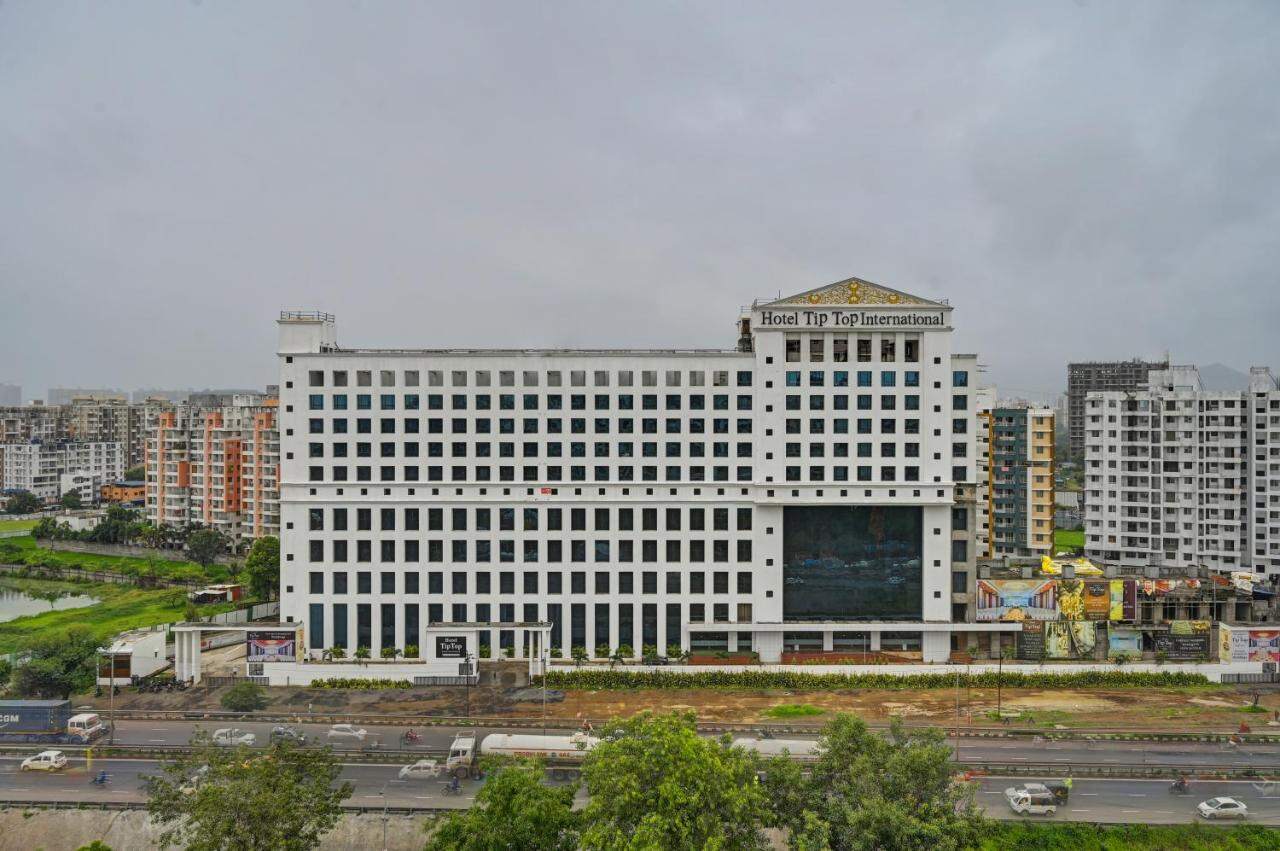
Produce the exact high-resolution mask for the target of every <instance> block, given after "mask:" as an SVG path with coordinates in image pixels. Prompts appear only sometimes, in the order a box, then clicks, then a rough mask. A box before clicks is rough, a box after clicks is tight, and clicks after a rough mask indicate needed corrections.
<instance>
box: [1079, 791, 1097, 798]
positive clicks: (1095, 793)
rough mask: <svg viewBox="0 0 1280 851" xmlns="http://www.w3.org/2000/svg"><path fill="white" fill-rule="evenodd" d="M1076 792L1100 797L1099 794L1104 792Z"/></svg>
mask: <svg viewBox="0 0 1280 851" xmlns="http://www.w3.org/2000/svg"><path fill="white" fill-rule="evenodd" d="M1076 794H1077V795H1088V796H1089V797H1091V798H1096V797H1098V796H1099V795H1101V794H1102V793H1101V792H1076Z"/></svg>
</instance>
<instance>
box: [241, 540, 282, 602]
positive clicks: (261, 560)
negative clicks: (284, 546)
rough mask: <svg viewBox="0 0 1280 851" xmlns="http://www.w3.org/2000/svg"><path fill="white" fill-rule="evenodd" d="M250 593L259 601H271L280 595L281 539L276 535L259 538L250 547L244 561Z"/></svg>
mask: <svg viewBox="0 0 1280 851" xmlns="http://www.w3.org/2000/svg"><path fill="white" fill-rule="evenodd" d="M244 570H245V573H246V574H248V577H249V579H248V582H249V593H250V594H252V595H253V596H254V597H255V598H256V599H259V600H270V599H271V598H272V597H275V596H278V595H279V593H280V539H279V538H277V537H275V536H274V535H267V536H266V537H264V538H258V539H257V540H255V541H254V542H253V546H251V547H249V555H248V556H247V557H246V558H245V560H244Z"/></svg>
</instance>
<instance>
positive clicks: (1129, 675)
mask: <svg viewBox="0 0 1280 851" xmlns="http://www.w3.org/2000/svg"><path fill="white" fill-rule="evenodd" d="M961 676H962V680H961V682H962V684H965V685H969V686H973V687H975V688H995V686H996V684H997V683H999V684H1000V685H1002V686H1004V687H1005V688H1089V687H1094V688H1112V687H1118V688H1127V687H1138V688H1176V687H1184V686H1204V685H1210V682H1209V680H1208V678H1207V677H1205V676H1204V674H1193V673H1186V672H1183V671H1157V672H1147V671H1119V670H1091V671H1079V672H1073V673H1069V674H1051V673H1041V672H1035V673H1028V672H1022V671H1004V672H1003V673H1000V674H997V673H996V672H995V671H986V672H982V673H977V674H969V675H967V676H966V675H961ZM546 680H547V685H548V686H550V687H552V688H557V689H582V690H610V689H612V690H627V689H690V688H700V689H748V690H750V689H787V690H793V691H829V690H833V689H851V688H871V689H886V690H888V689H925V688H955V686H956V675H955V674H903V675H898V674H810V673H801V672H797V671H764V670H758V671H661V670H658V671H636V670H625V669H624V670H604V669H601V668H587V669H582V670H553V671H549V672H548V673H547V675H546Z"/></svg>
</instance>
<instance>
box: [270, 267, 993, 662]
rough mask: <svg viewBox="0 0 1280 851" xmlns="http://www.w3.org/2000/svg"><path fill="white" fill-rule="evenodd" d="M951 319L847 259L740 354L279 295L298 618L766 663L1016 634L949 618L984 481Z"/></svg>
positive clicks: (787, 305)
mask: <svg viewBox="0 0 1280 851" xmlns="http://www.w3.org/2000/svg"><path fill="white" fill-rule="evenodd" d="M951 314H952V308H951V306H950V305H948V304H946V303H945V302H937V301H930V300H927V299H922V298H919V297H916V296H912V295H909V294H907V293H903V292H899V291H896V290H891V289H888V288H886V287H881V286H878V285H875V284H871V283H868V282H866V281H861V280H858V279H849V280H847V281H841V282H838V283H835V284H831V285H828V286H824V287H819V288H817V289H814V290H811V291H809V292H804V293H800V294H799V295H796V296H792V297H789V298H784V299H780V300H777V301H770V302H767V303H756V304H754V305H753V306H752V308H751V310H750V311H749V313H747V314H746V315H744V316H742V317H741V320H740V338H739V341H738V345H737V347H736V348H734V349H703V350H549V351H548V350H496V349H495V350H480V349H467V350H432V349H412V350H408V349H351V348H342V347H339V346H338V344H337V340H336V332H335V325H334V319H333V317H332V316H330V315H327V314H319V313H284V314H281V317H280V321H279V330H280V348H279V354H280V358H281V386H280V394H281V396H280V404H281V415H280V416H281V440H282V444H283V446H282V449H283V453H284V456H283V458H282V460H281V473H282V475H281V484H280V491H281V493H280V517H281V521H282V523H283V528H282V530H281V552H282V592H281V599H282V603H281V613H282V616H283V617H285V618H287V619H289V620H294V621H300V622H302V623H303V624H304V628H305V633H306V639H305V643H306V647H307V649H308V651H309V652H311V653H312V654H319V653H320V652H321V650H322V649H323V648H326V647H330V646H335V645H336V646H341V647H352V648H353V647H369V648H371V650H372V652H373V653H374V655H375V656H376V655H377V654H378V651H379V650H380V649H381V648H383V647H392V646H394V647H398V648H401V649H403V648H404V647H406V646H409V645H414V646H420V645H422V643H423V638H424V635H425V628H426V626H427V625H428V624H429V623H449V622H454V623H466V622H474V623H478V624H480V625H481V629H480V636H479V641H480V646H481V647H485V646H488V647H491V648H499V647H500V648H513V650H514V652H515V653H516V654H517V655H519V653H520V652H521V648H522V647H523V646H524V643H523V640H522V636H521V633H522V631H523V630H522V628H521V624H522V623H532V622H546V623H550V624H551V630H550V632H551V638H550V644H551V647H552V648H555V649H557V650H559V651H561V652H563V653H564V654H565V655H568V653H569V650H570V648H571V647H574V646H582V647H585V648H586V649H587V651H588V653H591V654H593V655H594V654H595V653H596V648H597V647H599V648H601V649H608V648H617V647H620V646H627V647H630V648H632V651H633V652H634V653H636V654H639V653H640V649H641V648H642V647H644V646H654V647H657V648H659V649H660V650H665V648H667V647H668V646H672V645H678V646H680V647H684V648H689V649H692V650H694V651H704V652H708V651H716V650H725V651H729V652H747V651H754V652H757V653H759V655H760V657H761V658H762V659H763V660H765V661H777V660H779V659H780V658H782V656H783V654H784V653H793V654H803V653H823V652H859V651H861V652H871V653H874V652H891V653H902V654H908V655H913V654H914V655H915V656H916V658H923V659H925V660H930V661H934V660H945V659H946V658H948V655H949V653H950V652H951V650H952V649H953V648H954V647H956V646H959V645H960V644H961V643H962V642H965V641H967V640H968V639H967V637H966V635H967V634H971V633H974V632H996V631H1000V630H1009V629H1015V628H1016V627H1010V625H1008V624H1003V625H1002V624H976V623H966V622H961V621H959V619H958V618H957V617H956V615H958V614H960V613H961V612H962V611H963V610H962V609H959V608H957V606H963V605H966V597H968V596H970V595H971V592H969V591H967V590H966V591H964V592H956V591H955V590H953V589H954V588H956V587H957V585H958V584H959V583H960V582H961V580H957V579H956V578H955V577H954V576H953V570H952V569H953V554H955V553H956V552H957V544H958V542H962V543H963V544H964V548H965V552H964V556H965V558H964V560H963V563H962V564H961V567H962V570H961V571H960V573H961V574H965V571H964V569H963V568H964V567H965V566H966V565H971V564H972V558H973V556H972V554H973V552H974V543H975V542H974V541H973V540H972V539H965V538H964V536H963V534H957V530H956V528H955V527H956V526H957V525H959V526H963V527H965V528H966V529H969V528H976V526H977V523H978V520H977V511H976V503H977V501H978V499H977V493H978V490H979V487H980V486H981V482H979V480H978V476H977V469H978V463H979V456H978V435H977V433H978V429H977V428H976V427H975V426H976V422H977V421H976V413H977V407H976V396H977V394H978V388H976V387H975V386H974V384H973V381H974V379H975V378H976V376H974V375H973V370H974V367H975V366H976V359H974V358H973V356H953V354H952V352H951V330H952V326H951ZM958 488H959V489H961V490H965V491H967V495H966V496H958ZM961 504H964V505H966V506H971V507H974V510H970V511H968V512H967V513H965V514H964V516H963V517H962V516H961V515H960V514H958V513H957V509H958V508H959V507H960V505H961ZM971 518H972V519H971ZM957 561H958V560H957ZM966 581H968V582H969V584H968V585H966V588H968V587H970V586H971V581H969V580H966ZM957 594H959V595H960V596H959V598H957Z"/></svg>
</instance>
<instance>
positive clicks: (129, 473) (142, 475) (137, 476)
mask: <svg viewBox="0 0 1280 851" xmlns="http://www.w3.org/2000/svg"><path fill="white" fill-rule="evenodd" d="M146 478H147V468H146V467H143V466H137V467H130V468H129V469H127V470H125V471H124V480H125V481H126V482H142V481H146Z"/></svg>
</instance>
